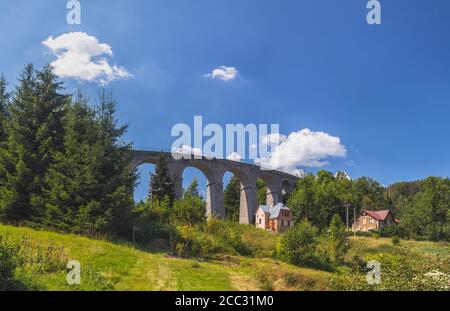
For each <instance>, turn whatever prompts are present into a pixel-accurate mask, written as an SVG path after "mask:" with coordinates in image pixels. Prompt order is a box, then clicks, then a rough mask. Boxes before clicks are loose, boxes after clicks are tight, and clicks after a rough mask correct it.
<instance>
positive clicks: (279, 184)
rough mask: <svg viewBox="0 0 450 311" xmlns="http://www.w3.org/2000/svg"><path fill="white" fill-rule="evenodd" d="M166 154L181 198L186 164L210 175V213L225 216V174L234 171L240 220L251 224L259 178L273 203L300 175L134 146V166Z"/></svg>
mask: <svg viewBox="0 0 450 311" xmlns="http://www.w3.org/2000/svg"><path fill="white" fill-rule="evenodd" d="M161 153H162V155H163V156H164V157H165V158H166V160H167V163H168V167H169V172H170V175H171V177H172V180H173V183H174V188H175V196H176V197H177V198H180V197H181V196H182V193H183V171H184V170H185V169H186V168H187V167H194V168H197V169H199V170H200V171H201V172H202V173H203V174H204V175H205V177H206V179H207V192H206V210H207V215H208V217H211V216H215V217H219V218H221V217H224V216H225V207H224V191H223V177H224V174H225V173H226V172H231V173H232V174H233V175H234V176H235V177H236V178H237V179H238V180H239V182H240V184H241V200H240V216H239V222H240V223H243V224H250V223H253V222H254V217H255V213H256V209H257V207H258V196H257V187H256V180H257V179H258V178H261V179H262V180H264V182H265V184H266V187H267V205H270V206H274V205H276V204H277V203H280V202H282V199H283V193H286V192H291V191H292V190H293V188H294V186H295V182H296V181H297V180H298V177H296V176H293V175H290V174H287V173H283V172H279V171H274V170H262V169H261V168H260V167H259V166H257V165H252V164H248V163H243V162H236V161H230V160H225V159H216V158H214V159H208V158H205V157H202V158H201V159H196V158H194V157H193V156H192V155H188V156H186V155H184V156H183V158H182V159H180V160H177V159H175V158H174V157H173V156H172V153H170V152H161V151H143V150H134V151H133V156H132V163H131V164H132V166H133V167H134V168H136V167H138V166H139V165H142V164H156V163H157V162H158V159H159V157H160V155H161Z"/></svg>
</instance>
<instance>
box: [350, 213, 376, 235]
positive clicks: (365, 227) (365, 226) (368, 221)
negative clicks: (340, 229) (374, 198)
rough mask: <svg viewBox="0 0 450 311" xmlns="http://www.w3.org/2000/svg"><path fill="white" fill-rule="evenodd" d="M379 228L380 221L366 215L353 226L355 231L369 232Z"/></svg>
mask: <svg viewBox="0 0 450 311" xmlns="http://www.w3.org/2000/svg"><path fill="white" fill-rule="evenodd" d="M355 225H356V226H355ZM378 226H379V223H378V220H376V219H374V218H372V217H370V216H369V215H365V216H361V217H359V218H358V221H357V222H356V224H354V225H353V230H356V231H363V232H367V231H370V230H377V229H378ZM355 227H356V229H355Z"/></svg>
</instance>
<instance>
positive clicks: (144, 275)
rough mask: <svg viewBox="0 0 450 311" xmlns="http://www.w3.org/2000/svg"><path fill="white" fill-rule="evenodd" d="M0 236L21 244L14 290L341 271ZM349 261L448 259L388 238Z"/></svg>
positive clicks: (447, 252)
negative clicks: (76, 273) (71, 277)
mask: <svg viewBox="0 0 450 311" xmlns="http://www.w3.org/2000/svg"><path fill="white" fill-rule="evenodd" d="M0 236H8V237H9V238H10V239H12V240H13V242H14V243H17V244H19V245H21V246H22V247H21V250H20V252H21V257H23V258H24V264H23V265H21V267H20V268H18V269H17V270H16V280H17V281H18V285H17V286H18V287H19V288H24V289H38V290H268V289H274V290H326V289H330V286H331V285H330V282H329V281H330V280H331V279H332V278H333V277H334V276H335V275H336V274H337V273H339V271H340V272H341V273H342V272H345V271H346V269H347V268H346V267H342V268H338V269H337V271H336V272H333V273H332V272H325V271H320V270H314V269H309V268H301V267H296V266H292V265H289V264H286V263H283V262H280V261H276V260H273V259H254V258H246V257H239V256H233V257H224V258H223V259H222V260H214V261H201V262H200V261H195V260H187V259H181V258H176V257H172V256H170V255H168V254H167V253H166V252H164V251H155V250H145V249H138V248H137V247H135V246H133V245H131V244H126V243H112V242H108V241H100V240H93V239H88V238H85V237H80V236H75V235H65V234H58V233H53V232H46V231H36V230H33V229H29V228H17V227H11V226H3V225H0ZM351 245H352V247H351V249H350V252H349V254H348V258H352V257H353V256H354V255H358V256H360V257H362V258H364V257H366V256H371V255H373V254H380V253H389V254H397V253H405V252H406V253H407V254H408V255H409V256H422V255H423V254H424V253H429V254H439V255H441V256H445V257H446V258H450V249H449V247H448V245H447V244H438V243H432V242H414V241H402V242H401V245H400V246H398V245H393V244H392V242H391V240H390V239H373V238H368V237H357V238H352V243H351ZM69 260H77V261H79V262H80V263H81V266H82V282H81V285H72V286H69V285H68V284H67V283H66V271H65V266H66V264H67V262H68V261H69Z"/></svg>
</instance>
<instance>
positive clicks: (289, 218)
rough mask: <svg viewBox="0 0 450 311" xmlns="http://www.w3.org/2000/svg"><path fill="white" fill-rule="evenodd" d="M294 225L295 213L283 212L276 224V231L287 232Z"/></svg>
mask: <svg viewBox="0 0 450 311" xmlns="http://www.w3.org/2000/svg"><path fill="white" fill-rule="evenodd" d="M293 225H294V213H293V212H292V211H285V210H281V211H280V215H278V218H277V220H276V222H275V231H277V232H285V231H286V230H287V229H288V228H289V227H292V226H293Z"/></svg>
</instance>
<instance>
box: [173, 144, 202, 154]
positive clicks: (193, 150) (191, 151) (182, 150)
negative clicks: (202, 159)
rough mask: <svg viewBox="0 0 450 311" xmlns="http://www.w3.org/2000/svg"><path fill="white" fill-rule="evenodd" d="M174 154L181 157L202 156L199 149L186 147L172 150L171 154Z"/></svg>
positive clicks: (182, 146)
mask: <svg viewBox="0 0 450 311" xmlns="http://www.w3.org/2000/svg"><path fill="white" fill-rule="evenodd" d="M174 153H175V154H181V155H197V156H201V155H202V151H201V150H200V149H199V148H192V147H191V146H188V145H181V146H180V147H178V148H173V149H172V154H174Z"/></svg>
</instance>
